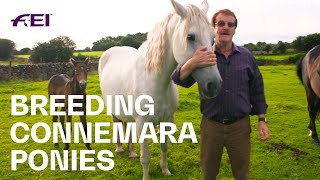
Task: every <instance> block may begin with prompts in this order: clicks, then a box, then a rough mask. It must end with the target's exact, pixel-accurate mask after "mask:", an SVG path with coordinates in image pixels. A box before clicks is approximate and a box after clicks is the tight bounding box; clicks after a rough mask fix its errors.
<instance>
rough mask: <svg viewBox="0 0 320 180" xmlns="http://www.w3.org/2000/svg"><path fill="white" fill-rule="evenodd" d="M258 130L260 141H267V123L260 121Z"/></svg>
mask: <svg viewBox="0 0 320 180" xmlns="http://www.w3.org/2000/svg"><path fill="white" fill-rule="evenodd" d="M258 130H259V135H260V140H267V139H268V138H269V128H268V126H267V123H265V122H263V121H260V122H259V123H258Z"/></svg>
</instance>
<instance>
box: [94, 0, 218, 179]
mask: <svg viewBox="0 0 320 180" xmlns="http://www.w3.org/2000/svg"><path fill="white" fill-rule="evenodd" d="M170 1H171V3H172V5H173V7H174V12H173V13H171V14H169V15H168V16H167V17H165V18H164V19H163V20H162V21H161V22H160V23H159V24H157V25H156V26H155V28H154V30H153V31H151V32H149V34H148V38H147V41H146V42H144V43H143V44H142V45H141V46H140V48H139V49H138V50H137V49H134V48H131V47H113V48H110V49H108V50H107V51H106V52H104V53H103V55H102V56H101V58H100V60H99V79H100V87H101V91H102V95H103V97H104V98H105V101H106V99H107V98H106V97H107V95H111V96H112V97H114V96H115V95H123V96H124V98H125V101H126V103H128V98H127V97H128V96H129V95H132V96H133V102H135V100H136V98H137V97H139V96H140V95H149V96H151V97H152V98H153V101H154V115H153V116H152V115H145V116H141V115H139V114H138V113H137V112H136V110H133V115H129V116H128V115H125V113H124V112H123V110H120V114H119V115H116V113H115V108H114V107H113V108H112V114H113V117H114V119H118V120H122V121H123V122H136V127H137V135H138V136H139V135H140V133H141V131H142V127H143V125H144V123H145V122H152V123H154V124H159V123H160V122H173V121H174V112H175V111H176V109H177V103H178V91H177V87H176V85H175V84H174V83H173V82H172V80H171V74H172V72H173V71H174V69H175V68H176V67H177V64H184V63H185V62H186V61H187V60H188V59H190V58H191V57H192V55H193V53H194V52H195V51H196V49H197V48H199V47H200V46H207V47H208V48H210V49H211V47H212V43H213V41H214V35H213V31H212V28H211V27H210V24H209V22H208V19H207V16H206V13H207V11H208V3H207V1H206V0H204V1H203V2H202V9H201V10H200V9H199V8H198V7H196V6H194V5H188V6H186V7H184V6H182V5H181V4H179V3H177V2H176V1H175V0H170ZM192 75H193V77H194V78H195V79H196V80H197V82H198V85H199V92H200V94H201V98H212V97H215V96H216V95H217V93H218V91H219V89H220V87H221V82H222V80H221V77H220V74H219V71H218V69H217V66H216V65H213V66H210V67H206V68H201V69H198V70H196V71H195V72H194V73H193V74H192ZM109 97H110V96H109ZM105 103H107V102H105ZM148 103H149V102H147V100H146V101H142V103H141V104H140V108H141V109H142V110H145V109H146V107H145V105H147V104H148ZM112 104H113V105H114V101H113V103H112ZM160 147H161V160H160V167H161V169H162V172H163V173H164V174H166V175H170V174H171V173H170V171H169V169H168V163H167V151H168V145H167V139H166V142H165V143H161V144H160ZM131 148H132V146H131ZM140 149H141V154H140V160H141V164H142V166H143V179H145V180H146V179H148V178H149V162H150V158H151V154H150V151H149V148H148V142H147V140H144V142H143V143H141V144H140ZM129 150H130V146H129Z"/></svg>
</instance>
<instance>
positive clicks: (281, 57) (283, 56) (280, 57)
mask: <svg viewBox="0 0 320 180" xmlns="http://www.w3.org/2000/svg"><path fill="white" fill-rule="evenodd" d="M303 54H304V53H292V54H280V55H255V58H256V59H268V60H274V61H279V60H288V59H289V58H290V57H296V56H298V55H303Z"/></svg>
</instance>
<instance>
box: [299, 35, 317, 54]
mask: <svg viewBox="0 0 320 180" xmlns="http://www.w3.org/2000/svg"><path fill="white" fill-rule="evenodd" d="M319 44H320V33H314V34H309V35H307V36H306V37H304V38H302V45H303V50H304V51H309V50H310V49H312V48H313V47H315V46H317V45H319Z"/></svg>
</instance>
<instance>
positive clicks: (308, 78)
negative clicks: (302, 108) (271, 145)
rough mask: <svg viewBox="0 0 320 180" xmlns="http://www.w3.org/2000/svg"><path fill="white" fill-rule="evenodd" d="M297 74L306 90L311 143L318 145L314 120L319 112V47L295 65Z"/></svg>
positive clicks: (319, 143)
mask: <svg viewBox="0 0 320 180" xmlns="http://www.w3.org/2000/svg"><path fill="white" fill-rule="evenodd" d="M297 74H298V76H299V78H300V80H301V81H302V83H303V85H304V88H305V90H306V95H307V101H308V111H309V117H310V123H309V126H308V128H309V129H310V131H311V132H310V134H311V137H312V139H313V143H314V144H316V145H320V142H319V138H318V134H317V130H316V124H315V119H316V117H317V114H318V113H319V111H320V99H319V98H320V45H318V46H316V47H314V48H312V49H311V50H310V51H309V52H308V53H307V54H306V55H305V56H304V57H303V58H302V59H300V60H299V61H298V64H297Z"/></svg>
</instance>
